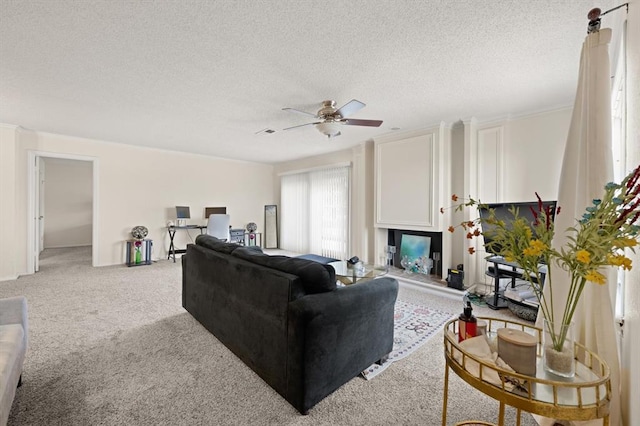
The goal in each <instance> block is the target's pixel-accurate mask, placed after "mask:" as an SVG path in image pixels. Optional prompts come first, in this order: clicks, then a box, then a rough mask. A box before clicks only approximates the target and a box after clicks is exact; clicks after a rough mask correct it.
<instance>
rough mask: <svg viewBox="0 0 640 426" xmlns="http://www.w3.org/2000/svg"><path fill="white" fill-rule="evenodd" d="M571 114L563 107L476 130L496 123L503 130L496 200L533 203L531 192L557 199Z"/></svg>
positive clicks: (543, 197) (549, 198)
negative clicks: (499, 189)
mask: <svg viewBox="0 0 640 426" xmlns="http://www.w3.org/2000/svg"><path fill="white" fill-rule="evenodd" d="M571 111H572V108H565V109H561V110H556V111H550V112H545V113H540V114H535V115H531V116H524V117H520V118H516V119H510V120H506V121H504V122H501V123H492V124H481V125H479V126H478V129H479V131H482V130H483V129H486V128H487V127H491V126H494V125H496V124H497V125H499V126H503V128H504V141H503V152H502V160H503V164H502V167H503V170H502V190H503V192H502V199H501V200H496V201H513V202H517V201H533V200H535V192H538V194H540V196H541V197H542V199H545V200H555V199H556V198H557V196H558V182H559V181H560V169H561V167H562V157H563V155H564V146H565V144H566V142H567V133H568V131H569V125H570V123H571ZM478 167H482V164H479V165H478Z"/></svg>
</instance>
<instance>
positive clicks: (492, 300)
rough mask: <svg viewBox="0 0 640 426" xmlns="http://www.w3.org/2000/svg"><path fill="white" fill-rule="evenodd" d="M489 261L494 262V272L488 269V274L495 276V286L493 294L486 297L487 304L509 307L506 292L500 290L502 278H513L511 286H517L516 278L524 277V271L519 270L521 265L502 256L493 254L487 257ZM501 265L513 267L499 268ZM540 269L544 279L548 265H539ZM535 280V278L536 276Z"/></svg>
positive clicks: (498, 307)
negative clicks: (509, 268) (505, 296)
mask: <svg viewBox="0 0 640 426" xmlns="http://www.w3.org/2000/svg"><path fill="white" fill-rule="evenodd" d="M487 262H491V263H493V272H491V271H487V272H486V274H487V275H489V276H491V277H493V280H494V286H493V294H490V295H489V296H487V297H486V298H485V302H487V306H489V307H490V308H491V309H503V308H506V307H507V301H506V300H505V298H504V295H503V294H504V292H503V291H501V290H500V279H501V278H511V287H512V288H513V287H515V283H516V279H524V278H522V272H518V269H520V270H522V269H521V268H520V265H519V264H517V263H515V262H507V261H506V260H504V258H503V257H502V256H491V257H488V258H487ZM499 265H506V266H509V267H511V270H508V269H504V268H499ZM538 267H539V268H538V270H539V271H540V275H541V276H542V279H543V280H544V277H545V275H546V267H547V266H546V265H542V264H541V265H538ZM534 281H535V278H534Z"/></svg>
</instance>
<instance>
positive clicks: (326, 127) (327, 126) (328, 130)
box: [316, 121, 342, 138]
mask: <svg viewBox="0 0 640 426" xmlns="http://www.w3.org/2000/svg"><path fill="white" fill-rule="evenodd" d="M341 127H342V124H340V123H339V122H337V121H323V122H322V123H318V124H316V129H318V131H319V132H320V133H322V134H323V135H325V136H327V137H330V138H333V137H335V136H339V135H340V128H341Z"/></svg>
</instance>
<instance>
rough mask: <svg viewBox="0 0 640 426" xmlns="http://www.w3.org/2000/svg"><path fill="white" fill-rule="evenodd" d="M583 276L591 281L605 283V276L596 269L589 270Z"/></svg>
mask: <svg viewBox="0 0 640 426" xmlns="http://www.w3.org/2000/svg"><path fill="white" fill-rule="evenodd" d="M584 277H585V278H586V279H587V281H591V282H593V283H596V284H600V285H602V284H605V283H606V282H607V279H606V278H605V276H604V275H602V274H601V273H600V272H598V271H589V272H588V273H587V275H585V276H584Z"/></svg>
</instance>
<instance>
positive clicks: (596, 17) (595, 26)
mask: <svg viewBox="0 0 640 426" xmlns="http://www.w3.org/2000/svg"><path fill="white" fill-rule="evenodd" d="M624 6H626V7H627V13H629V3H622V4H621V5H620V6H616V7H614V8H613V9H609V10H607V11H606V12H602V11H601V10H600V9H599V8H597V7H596V8H594V9H591V10H590V11H589V13H588V14H587V18H589V24H587V34H591V33H595V32H598V31H600V17H601V16H604V15H606V14H607V13H609V12H613V11H614V10H618V9H620V8H621V7H624Z"/></svg>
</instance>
